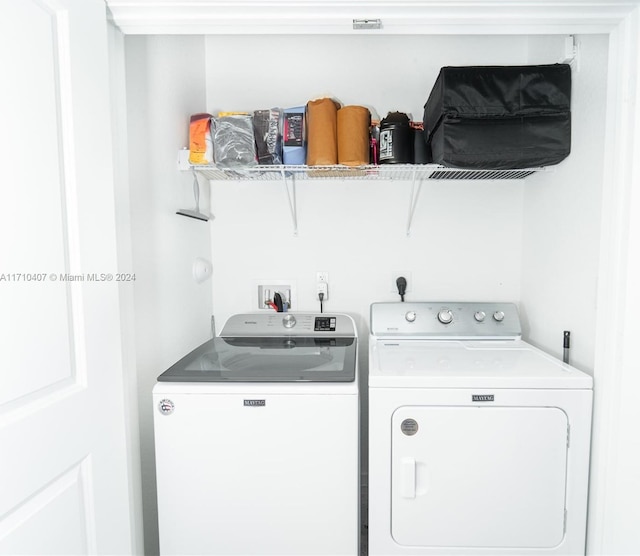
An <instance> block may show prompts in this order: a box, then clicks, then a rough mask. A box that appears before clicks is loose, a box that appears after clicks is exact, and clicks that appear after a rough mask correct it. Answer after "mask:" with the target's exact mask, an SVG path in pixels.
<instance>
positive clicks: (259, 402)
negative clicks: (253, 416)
mask: <svg viewBox="0 0 640 556" xmlns="http://www.w3.org/2000/svg"><path fill="white" fill-rule="evenodd" d="M266 405H267V400H244V406H245V407H265V406H266Z"/></svg>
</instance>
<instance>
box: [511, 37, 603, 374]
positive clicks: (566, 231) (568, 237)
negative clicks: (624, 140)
mask: <svg viewBox="0 0 640 556" xmlns="http://www.w3.org/2000/svg"><path fill="white" fill-rule="evenodd" d="M577 44H578V46H579V64H578V65H577V66H576V68H574V70H573V82H572V85H573V87H572V99H571V112H572V145H571V155H570V156H569V157H568V158H567V159H566V160H565V161H564V162H563V163H562V164H560V165H559V166H557V167H556V168H555V169H554V171H553V172H552V173H550V174H549V175H540V176H532V177H531V178H528V179H527V180H526V182H527V183H526V187H525V193H524V235H523V242H522V252H523V267H522V297H521V304H520V309H521V315H522V317H523V329H524V330H523V331H524V334H525V336H526V337H527V339H529V340H530V341H531V342H532V343H534V344H536V345H538V346H539V347H541V348H543V349H545V350H546V351H549V352H551V353H552V354H554V355H556V356H558V357H561V356H562V338H563V331H564V330H570V331H571V363H572V364H574V365H575V366H577V367H578V368H580V369H582V370H584V371H587V372H590V373H593V368H594V351H595V330H596V309H597V308H596V293H597V285H598V264H599V256H598V255H599V249H600V220H601V210H602V203H601V201H602V172H603V162H604V148H605V144H604V138H605V110H606V106H607V104H606V92H607V65H608V64H607V56H608V37H607V36H604V35H585V36H580V37H577ZM530 49H531V54H530V56H531V58H532V59H533V60H534V61H533V62H532V63H535V60H539V59H540V57H541V55H542V56H544V54H545V53H550V50H551V49H550V47H549V42H548V41H547V40H546V39H545V38H535V39H532V40H531V43H530Z"/></svg>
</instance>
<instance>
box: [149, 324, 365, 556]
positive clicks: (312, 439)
mask: <svg viewBox="0 0 640 556" xmlns="http://www.w3.org/2000/svg"><path fill="white" fill-rule="evenodd" d="M153 402H154V428H155V450H156V472H157V487H158V523H159V531H160V553H161V554H162V555H163V556H164V555H169V554H174V555H185V554H198V555H204V554H206V555H218V556H233V555H236V556H249V555H255V556H258V555H259V556H266V555H272V556H276V555H277V556H284V555H290V556H311V555H315V556H327V555H333V556H357V554H358V550H359V540H360V527H359V509H360V508H359V484H360V482H359V473H360V470H359V402H358V381H357V334H356V327H355V323H354V322H353V319H352V318H351V317H349V316H347V315H339V314H326V313H323V314H302V313H274V312H263V313H260V314H242V315H235V316H233V317H231V318H230V319H229V320H228V321H227V323H226V324H225V326H224V328H223V330H222V333H221V336H220V337H216V338H213V339H211V340H209V341H207V342H205V343H204V344H203V345H201V346H200V347H198V348H197V349H195V350H194V351H192V352H191V353H189V354H188V355H187V356H185V357H184V358H183V359H181V360H180V361H178V362H177V363H176V364H175V365H173V366H172V367H171V368H170V369H168V370H167V371H165V372H164V373H162V374H161V375H160V376H159V377H158V382H157V384H156V385H155V387H154V389H153Z"/></svg>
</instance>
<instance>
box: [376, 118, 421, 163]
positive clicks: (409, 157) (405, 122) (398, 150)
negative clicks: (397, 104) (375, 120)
mask: <svg viewBox="0 0 640 556" xmlns="http://www.w3.org/2000/svg"><path fill="white" fill-rule="evenodd" d="M379 146H380V151H379V159H380V164H411V163H412V162H413V130H412V129H411V126H410V125H409V116H407V115H406V114H405V113H403V112H389V113H388V114H387V117H386V118H383V120H382V121H381V122H380V145H379Z"/></svg>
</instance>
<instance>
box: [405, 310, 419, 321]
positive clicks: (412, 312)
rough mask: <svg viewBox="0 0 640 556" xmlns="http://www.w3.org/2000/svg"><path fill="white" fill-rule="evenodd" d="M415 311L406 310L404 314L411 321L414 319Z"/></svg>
mask: <svg viewBox="0 0 640 556" xmlns="http://www.w3.org/2000/svg"><path fill="white" fill-rule="evenodd" d="M416 316H417V315H416V312H415V311H407V314H406V315H405V316H404V318H405V319H407V321H408V322H413V321H415V320H416Z"/></svg>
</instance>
